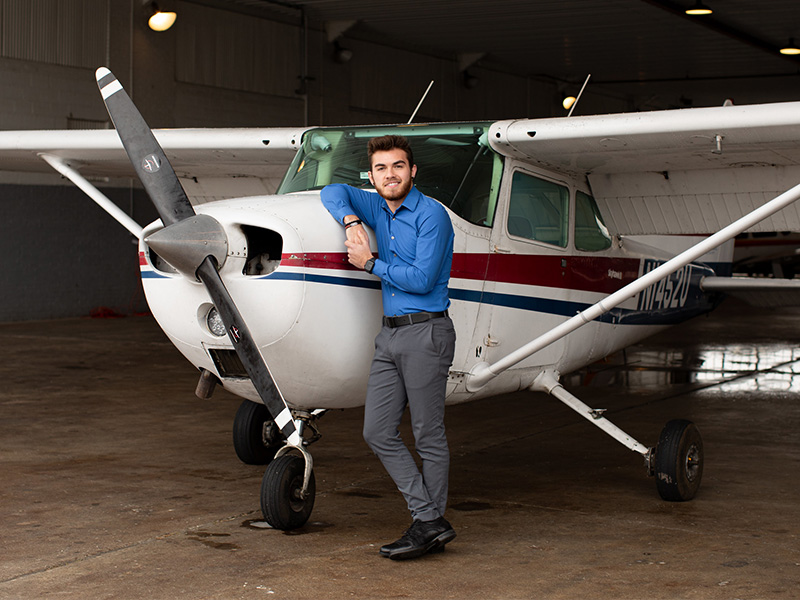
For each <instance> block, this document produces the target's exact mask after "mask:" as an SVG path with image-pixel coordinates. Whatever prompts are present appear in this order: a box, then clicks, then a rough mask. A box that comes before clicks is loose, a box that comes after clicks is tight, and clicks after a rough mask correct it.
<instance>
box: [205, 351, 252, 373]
mask: <svg viewBox="0 0 800 600" xmlns="http://www.w3.org/2000/svg"><path fill="white" fill-rule="evenodd" d="M208 354H209V356H211V360H213V361H214V366H215V367H217V373H219V376H220V377H222V378H223V379H247V378H248V377H249V376H248V375H247V371H245V368H244V365H243V364H242V361H241V360H239V355H238V354H236V351H235V350H220V349H217V348H210V349H209V351H208Z"/></svg>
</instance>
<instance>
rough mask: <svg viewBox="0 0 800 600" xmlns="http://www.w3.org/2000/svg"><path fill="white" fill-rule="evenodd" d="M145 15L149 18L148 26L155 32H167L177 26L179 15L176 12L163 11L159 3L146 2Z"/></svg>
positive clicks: (151, 0)
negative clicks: (176, 21)
mask: <svg viewBox="0 0 800 600" xmlns="http://www.w3.org/2000/svg"><path fill="white" fill-rule="evenodd" d="M144 7H145V15H146V16H147V26H148V27H150V29H152V30H153V31H166V30H167V29H169V28H170V27H172V26H173V25H174V24H175V19H177V18H178V14H177V13H174V12H166V11H162V10H161V9H160V8H159V6H158V3H157V2H154V1H153V0H145V2H144Z"/></svg>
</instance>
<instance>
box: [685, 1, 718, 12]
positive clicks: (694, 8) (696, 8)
mask: <svg viewBox="0 0 800 600" xmlns="http://www.w3.org/2000/svg"><path fill="white" fill-rule="evenodd" d="M712 12H713V11H712V10H711V9H710V8H708V7H707V6H706V5H705V4H703V3H702V2H700V0H697V2H695V3H694V6H692V7H691V8H687V9H686V14H687V15H693V16H695V15H710V14H711V13H712Z"/></svg>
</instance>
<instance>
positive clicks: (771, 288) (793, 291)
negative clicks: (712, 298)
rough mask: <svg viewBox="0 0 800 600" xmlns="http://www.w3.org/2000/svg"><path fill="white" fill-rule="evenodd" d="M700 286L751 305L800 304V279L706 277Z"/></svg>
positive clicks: (777, 305) (706, 290)
mask: <svg viewBox="0 0 800 600" xmlns="http://www.w3.org/2000/svg"><path fill="white" fill-rule="evenodd" d="M700 287H701V288H702V290H703V291H704V292H710V293H724V294H728V295H729V296H733V297H735V298H738V299H739V300H743V301H744V302H746V303H747V304H750V305H751V306H760V307H764V308H777V307H779V306H800V279H772V278H767V277H706V278H705V279H703V280H702V281H701V282H700Z"/></svg>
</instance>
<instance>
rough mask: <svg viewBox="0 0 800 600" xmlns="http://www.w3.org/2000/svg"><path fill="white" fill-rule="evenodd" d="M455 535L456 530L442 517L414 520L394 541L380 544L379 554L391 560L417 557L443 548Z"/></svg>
mask: <svg viewBox="0 0 800 600" xmlns="http://www.w3.org/2000/svg"><path fill="white" fill-rule="evenodd" d="M455 537H456V532H455V531H454V530H453V527H452V526H451V525H450V523H448V522H447V521H446V520H445V519H444V517H439V518H438V519H434V520H432V521H420V520H415V521H414V522H413V523H412V524H411V527H409V528H408V529H406V532H405V533H404V534H403V537H401V538H400V539H399V540H397V541H396V542H393V543H391V544H386V545H385V546H381V550H380V552H381V555H382V556H386V557H388V558H391V559H392V560H404V559H408V558H417V557H418V556H422V555H423V554H427V553H429V552H439V551H441V550H444V545H445V544H447V543H448V542H450V541H452V540H453V538H455Z"/></svg>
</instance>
